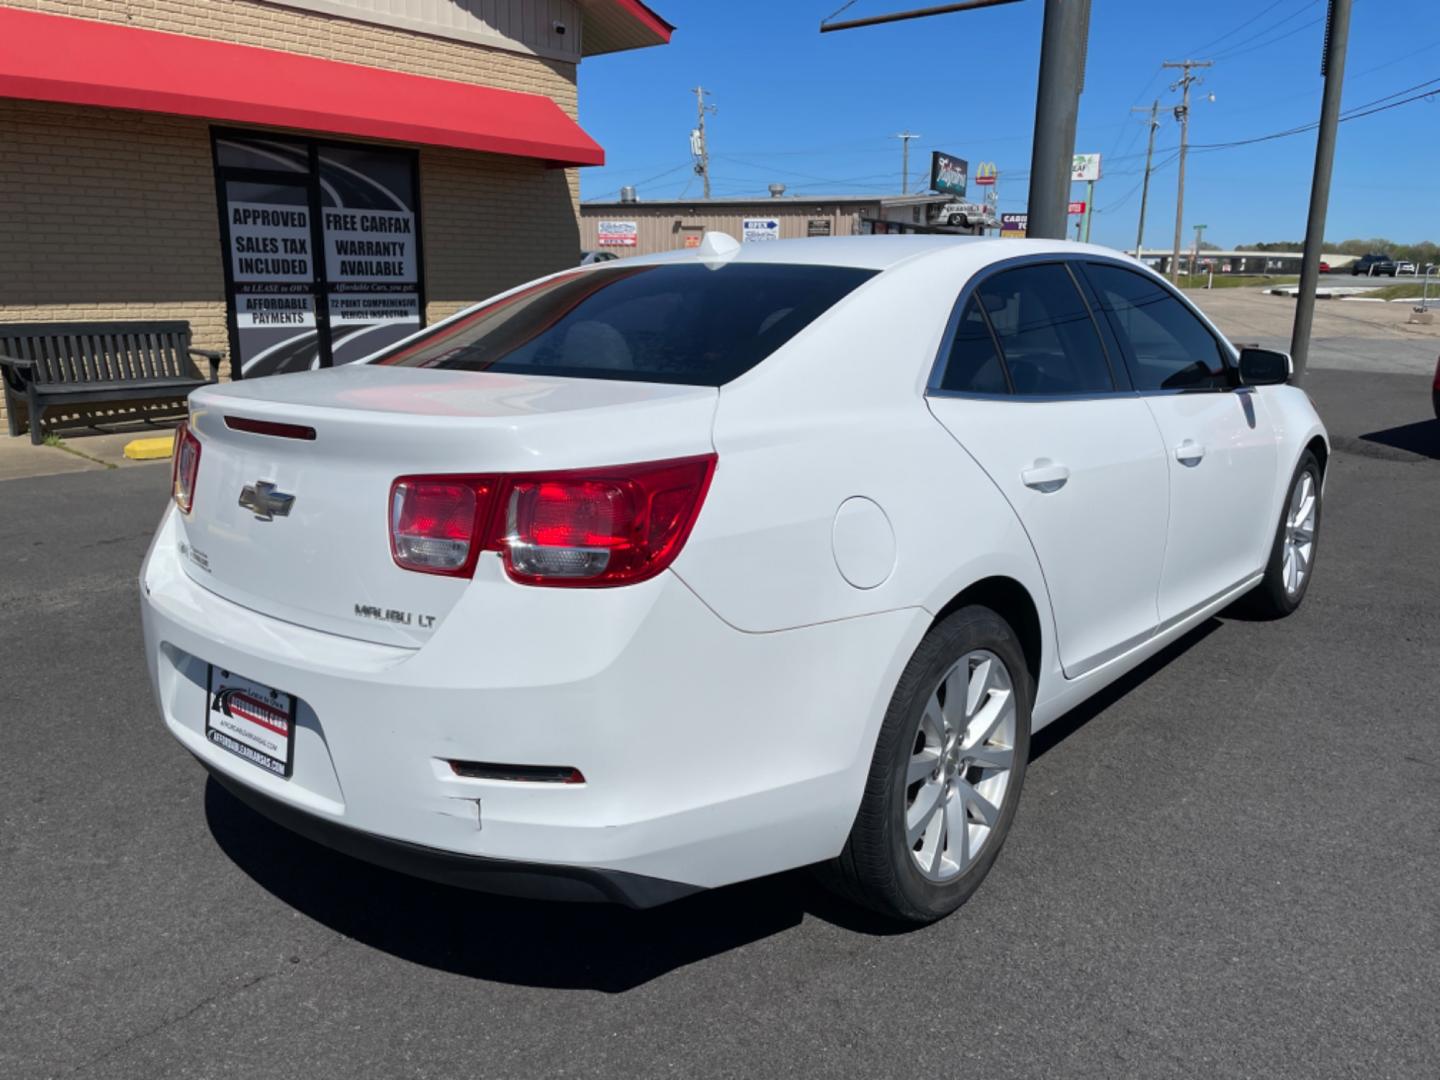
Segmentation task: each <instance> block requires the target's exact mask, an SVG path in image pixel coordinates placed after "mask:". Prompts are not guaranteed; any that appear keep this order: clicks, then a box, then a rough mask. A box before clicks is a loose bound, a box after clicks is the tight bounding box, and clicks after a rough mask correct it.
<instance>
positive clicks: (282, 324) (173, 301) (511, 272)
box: [0, 0, 672, 375]
mask: <svg viewBox="0 0 1440 1080" xmlns="http://www.w3.org/2000/svg"><path fill="white" fill-rule="evenodd" d="M671 29H672V28H671V27H670V26H669V25H668V24H667V23H665V22H664V21H663V20H662V19H661V18H660V17H659V16H658V15H656V14H655V13H654V12H653V11H651V10H650V9H649V8H648V7H646V6H645V4H643V3H641V2H640V0H0V322H20V321H69V320H96V319H103V320H118V319H143V318H168V319H175V318H180V319H187V320H189V321H190V323H191V324H192V326H193V329H194V333H195V344H196V345H199V346H202V347H205V348H218V349H224V350H225V351H226V352H227V354H229V356H230V363H229V364H227V365H226V370H227V372H228V371H229V370H230V369H231V367H232V365H233V368H234V370H236V371H237V372H239V373H241V374H250V375H256V374H265V373H271V372H276V371H292V370H300V369H303V368H307V367H312V366H317V365H328V364H331V363H344V362H347V361H349V360H354V359H358V358H359V357H360V356H362V355H364V354H366V353H368V352H371V351H373V350H374V348H375V347H377V346H380V345H383V344H385V343H386V342H387V341H390V340H396V339H398V338H399V337H401V336H403V335H404V334H407V333H410V332H412V331H413V330H414V329H415V328H416V327H417V326H419V325H421V324H423V323H427V322H433V321H434V320H436V319H439V318H442V317H444V316H446V315H449V314H451V313H453V312H454V311H455V310H457V309H458V308H460V307H462V306H464V305H465V304H468V303H471V302H473V301H475V300H477V299H479V298H482V297H484V296H486V295H489V294H491V293H493V292H496V291H497V290H500V289H503V288H506V287H508V286H510V285H513V284H515V283H517V282H519V281H523V280H525V279H527V278H530V277H534V276H536V275H538V274H542V273H547V272H550V271H553V270H556V269H559V268H561V267H563V266H566V265H571V264H573V263H575V262H576V261H577V260H578V258H579V252H580V249H581V244H580V226H579V210H578V192H579V179H578V173H577V168H578V167H580V166H584V165H594V164H600V163H601V162H602V161H603V156H604V154H603V150H602V149H601V148H600V147H599V146H598V145H596V143H595V142H594V141H593V140H591V139H590V138H589V136H587V135H586V134H585V132H584V131H582V130H581V129H580V127H579V125H578V124H577V122H576V115H577V106H576V68H577V65H578V64H579V63H580V61H581V59H582V58H583V57H587V56H594V55H596V54H600V53H608V52H615V51H620V50H624V49H633V48H641V47H645V46H649V45H657V44H663V43H665V42H666V41H668V40H669V36H670V31H671Z"/></svg>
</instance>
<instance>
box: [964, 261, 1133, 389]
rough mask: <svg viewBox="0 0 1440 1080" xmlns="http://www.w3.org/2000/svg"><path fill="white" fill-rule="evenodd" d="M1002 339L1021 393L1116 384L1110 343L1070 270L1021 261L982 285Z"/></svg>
mask: <svg viewBox="0 0 1440 1080" xmlns="http://www.w3.org/2000/svg"><path fill="white" fill-rule="evenodd" d="M976 296H978V297H979V299H980V302H981V304H982V305H983V307H984V309H985V313H986V315H988V316H989V319H990V325H991V326H992V327H994V329H995V336H996V338H998V339H999V342H1000V350H1001V352H1002V353H1003V354H1004V357H1005V366H1006V368H1007V369H1009V372H1010V381H1011V383H1012V384H1013V385H1014V388H1015V393H1017V394H1029V395H1066V394H1095V393H1104V392H1106V391H1109V390H1113V389H1115V383H1114V381H1113V380H1112V378H1111V376H1110V366H1109V364H1108V363H1107V362H1106V359H1105V347H1104V346H1103V345H1102V344H1101V342H1100V334H1099V332H1098V331H1097V330H1096V329H1095V324H1094V323H1093V322H1092V321H1091V319H1090V310H1089V308H1088V307H1087V306H1086V304H1085V301H1084V299H1083V298H1082V297H1081V295H1080V291H1079V289H1077V288H1076V286H1075V282H1074V280H1073V279H1072V278H1071V277H1070V272H1069V271H1068V270H1066V269H1065V267H1063V266H1060V265H1058V264H1055V263H1050V264H1043V265H1039V266H1021V267H1017V268H1016V269H1014V270H1004V271H1001V272H1000V273H998V274H996V275H994V276H993V277H989V278H986V279H985V280H984V281H983V282H981V284H980V287H979V288H978V289H977V290H976Z"/></svg>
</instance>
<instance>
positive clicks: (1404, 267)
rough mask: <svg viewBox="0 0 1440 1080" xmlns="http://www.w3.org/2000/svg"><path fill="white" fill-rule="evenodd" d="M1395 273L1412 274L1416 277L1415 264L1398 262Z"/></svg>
mask: <svg viewBox="0 0 1440 1080" xmlns="http://www.w3.org/2000/svg"><path fill="white" fill-rule="evenodd" d="M1395 272H1396V273H1397V274H1410V275H1411V276H1414V274H1415V264H1414V263H1413V262H1407V261H1402V262H1398V263H1396V264H1395Z"/></svg>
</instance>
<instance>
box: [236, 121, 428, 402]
mask: <svg viewBox="0 0 1440 1080" xmlns="http://www.w3.org/2000/svg"><path fill="white" fill-rule="evenodd" d="M215 168H216V175H217V177H218V181H219V190H220V193H221V203H222V205H221V207H220V217H221V236H222V238H223V241H224V244H225V248H226V273H227V286H228V293H229V318H230V339H231V349H232V353H233V355H234V356H235V357H236V359H237V361H238V363H237V367H238V368H239V371H240V373H241V374H242V376H243V377H248V378H253V377H256V376H260V375H274V374H279V373H283V372H291V371H306V370H310V369H313V368H319V367H330V366H332V365H334V364H347V363H352V362H354V361H356V360H359V359H362V358H363V357H366V356H369V355H370V354H371V353H374V352H375V351H377V350H379V349H382V348H385V347H386V346H388V345H391V344H394V343H395V342H396V341H399V340H400V339H401V338H403V337H405V336H406V335H408V334H411V333H413V332H414V331H415V330H417V329H419V328H420V327H421V326H422V325H423V320H424V316H423V311H424V298H423V292H424V290H423V278H422V273H421V266H422V258H421V252H420V223H419V216H418V205H417V204H418V198H417V191H416V189H417V182H416V170H417V163H416V157H415V155H414V153H412V152H410V151H405V150H391V149H383V148H379V147H368V146H354V145H342V144H335V143H320V142H317V141H314V140H301V139H288V138H285V137H280V136H265V135H259V134H251V133H233V132H223V133H217V134H216V136H215ZM317 253H318V254H317Z"/></svg>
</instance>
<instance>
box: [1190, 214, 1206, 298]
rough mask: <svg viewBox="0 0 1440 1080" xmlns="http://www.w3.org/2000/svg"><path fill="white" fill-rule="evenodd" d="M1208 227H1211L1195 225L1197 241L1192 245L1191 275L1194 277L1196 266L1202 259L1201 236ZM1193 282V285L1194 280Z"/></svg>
mask: <svg viewBox="0 0 1440 1080" xmlns="http://www.w3.org/2000/svg"><path fill="white" fill-rule="evenodd" d="M1207 228H1209V226H1208V225H1196V226H1195V242H1194V243H1192V244H1191V245H1190V276H1191V277H1194V276H1195V267H1196V266H1197V265H1198V264H1199V261H1200V238H1201V237H1202V236H1204V235H1205V230H1206V229H1207ZM1191 284H1192V285H1193V284H1194V282H1193V281H1192V282H1191Z"/></svg>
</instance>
